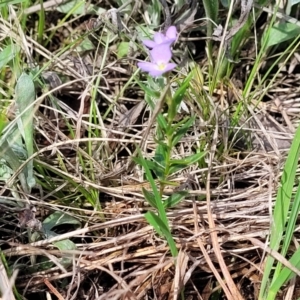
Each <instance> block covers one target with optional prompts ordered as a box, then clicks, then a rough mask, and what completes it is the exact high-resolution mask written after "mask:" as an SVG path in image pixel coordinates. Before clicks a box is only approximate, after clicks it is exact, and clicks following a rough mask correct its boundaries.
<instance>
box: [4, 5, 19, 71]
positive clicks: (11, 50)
mask: <svg viewBox="0 0 300 300" xmlns="http://www.w3.org/2000/svg"><path fill="white" fill-rule="evenodd" d="M0 7H1V4H0ZM19 51H20V47H18V46H17V45H14V44H10V45H8V46H6V47H5V48H4V49H3V50H2V51H1V52H0V69H2V68H3V67H5V66H6V65H7V64H8V63H9V62H10V61H11V60H12V59H13V58H14V57H15V56H16V54H17V53H18V52H19Z"/></svg>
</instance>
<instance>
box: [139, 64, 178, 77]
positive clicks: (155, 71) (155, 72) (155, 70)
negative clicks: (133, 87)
mask: <svg viewBox="0 0 300 300" xmlns="http://www.w3.org/2000/svg"><path fill="white" fill-rule="evenodd" d="M137 65H138V67H139V68H140V69H141V70H142V71H144V72H147V73H149V75H151V76H153V77H158V76H161V75H162V74H164V73H166V72H168V71H171V70H173V69H174V68H175V67H176V64H174V63H168V64H166V65H165V66H164V68H163V69H162V68H161V66H158V65H157V64H154V63H149V62H139V63H138V64H137Z"/></svg>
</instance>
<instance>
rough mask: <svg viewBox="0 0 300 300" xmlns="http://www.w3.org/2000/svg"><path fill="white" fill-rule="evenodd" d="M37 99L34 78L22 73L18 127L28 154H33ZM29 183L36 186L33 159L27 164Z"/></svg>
mask: <svg viewBox="0 0 300 300" xmlns="http://www.w3.org/2000/svg"><path fill="white" fill-rule="evenodd" d="M34 101H35V88H34V83H33V81H32V78H31V77H30V76H29V75H27V74H26V73H22V75H21V76H20V78H19V79H18V82H17V85H16V106H17V108H18V116H20V117H19V119H18V128H19V130H20V133H21V135H22V137H23V139H24V141H25V146H26V150H27V155H28V157H30V156H31V155H32V154H33V117H34V113H33V111H34V110H33V106H32V104H33V102H34ZM26 170H27V178H26V180H27V184H28V186H29V188H32V187H34V186H35V179H34V177H33V161H32V160H30V161H29V162H28V164H27V166H26Z"/></svg>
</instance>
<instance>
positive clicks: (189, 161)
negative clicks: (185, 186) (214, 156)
mask: <svg viewBox="0 0 300 300" xmlns="http://www.w3.org/2000/svg"><path fill="white" fill-rule="evenodd" d="M205 154H206V152H199V153H196V154H192V155H190V156H187V157H186V158H183V159H170V163H171V164H181V165H187V166H189V165H191V164H194V163H196V162H197V161H198V160H199V159H201V158H202V157H203V156H204V155H205Z"/></svg>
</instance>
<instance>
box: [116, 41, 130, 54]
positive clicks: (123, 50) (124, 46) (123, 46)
mask: <svg viewBox="0 0 300 300" xmlns="http://www.w3.org/2000/svg"><path fill="white" fill-rule="evenodd" d="M128 51H129V43H128V42H121V43H120V44H119V45H118V50H117V57H118V58H123V57H125V56H127V55H128Z"/></svg>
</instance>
